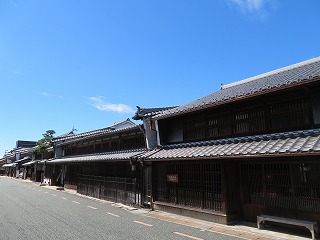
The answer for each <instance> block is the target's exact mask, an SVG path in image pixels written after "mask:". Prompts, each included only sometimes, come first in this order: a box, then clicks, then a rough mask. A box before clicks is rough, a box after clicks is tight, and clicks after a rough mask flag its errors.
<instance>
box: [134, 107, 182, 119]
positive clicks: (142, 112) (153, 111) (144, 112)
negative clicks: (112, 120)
mask: <svg viewBox="0 0 320 240" xmlns="http://www.w3.org/2000/svg"><path fill="white" fill-rule="evenodd" d="M175 107H177V106H173V107H159V108H140V107H139V106H137V111H136V114H135V115H134V116H133V117H132V119H134V120H140V119H142V118H144V117H152V116H154V115H157V114H160V113H162V112H164V111H165V110H168V109H172V108H175Z"/></svg>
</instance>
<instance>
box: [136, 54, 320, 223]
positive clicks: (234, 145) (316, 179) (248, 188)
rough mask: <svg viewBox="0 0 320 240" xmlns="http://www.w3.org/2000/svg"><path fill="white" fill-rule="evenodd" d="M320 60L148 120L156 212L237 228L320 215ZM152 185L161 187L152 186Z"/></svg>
mask: <svg viewBox="0 0 320 240" xmlns="http://www.w3.org/2000/svg"><path fill="white" fill-rule="evenodd" d="M319 93H320V58H315V59H311V60H309V61H305V62H301V63H298V64H295V65H292V66H288V67H285V68H281V69H278V70H275V71H272V72H268V73H265V74H262V75H258V76H255V77H252V78H249V79H245V80H242V81H239V82H235V83H232V84H228V85H224V86H222V88H221V89H220V90H219V91H217V92H214V93H213V94H210V95H208V96H206V97H203V98H200V99H198V100H195V101H193V102H190V103H187V104H184V105H181V106H179V107H175V108H171V109H168V110H165V111H162V112H160V113H158V114H157V115H155V116H151V117H150V116H148V114H147V113H146V114H143V110H144V109H138V111H137V114H136V115H139V113H140V115H139V116H140V118H141V119H143V120H144V124H145V125H146V126H148V127H149V130H150V131H149V132H150V133H149V134H148V135H147V137H149V141H151V142H153V143H154V145H156V148H155V149H154V150H151V151H148V152H147V153H145V154H142V155H139V156H138V161H140V162H141V164H143V165H144V166H149V168H150V169H152V170H151V171H152V189H150V190H151V193H152V194H151V195H152V204H153V207H154V208H155V209H160V210H164V211H169V212H174V213H179V214H183V215H188V216H193V217H197V218H202V219H206V220H210V221H214V222H219V223H224V224H228V223H231V222H233V221H237V220H248V221H256V218H257V215H260V214H270V215H274V216H280V217H288V218H295V219H305V220H313V221H318V222H319V221H320V184H319V183H320V174H319V172H320V129H319V128H320V95H319ZM150 188H151V187H150Z"/></svg>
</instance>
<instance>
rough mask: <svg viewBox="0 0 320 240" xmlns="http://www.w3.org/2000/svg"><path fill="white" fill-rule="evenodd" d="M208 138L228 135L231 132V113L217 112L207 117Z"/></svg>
mask: <svg viewBox="0 0 320 240" xmlns="http://www.w3.org/2000/svg"><path fill="white" fill-rule="evenodd" d="M207 121H208V138H212V137H218V136H228V135H231V133H232V126H231V114H230V113H226V112H225V113H219V114H216V115H212V116H210V117H208V120H207Z"/></svg>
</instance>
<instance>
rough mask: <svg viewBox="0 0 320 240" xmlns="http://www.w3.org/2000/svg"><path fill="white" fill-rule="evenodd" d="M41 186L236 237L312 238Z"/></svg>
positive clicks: (266, 239)
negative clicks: (188, 215)
mask: <svg viewBox="0 0 320 240" xmlns="http://www.w3.org/2000/svg"><path fill="white" fill-rule="evenodd" d="M19 180H22V179H19ZM22 181H25V182H30V183H33V184H36V185H39V184H38V183H35V182H32V181H30V180H22ZM41 187H44V188H49V189H51V190H56V191H64V192H66V193H69V194H74V195H78V196H80V197H84V198H88V199H91V200H93V201H98V202H101V203H104V204H109V205H111V206H114V207H118V208H122V209H125V210H127V211H130V212H132V213H134V214H140V215H143V216H145V217H150V218H156V219H160V220H163V221H168V222H172V223H176V224H181V225H186V226H189V227H194V228H197V229H199V230H200V231H213V232H218V233H222V234H224V235H230V236H235V237H240V238H243V239H250V240H253V239H259V240H270V239H272V240H276V239H277V240H278V239H280V240H284V239H287V240H306V239H311V234H310V231H309V230H307V229H305V230H304V229H303V230H299V229H292V228H280V227H275V226H266V227H265V229H258V228H257V224H256V223H252V222H244V221H241V222H237V223H235V224H233V225H223V224H218V223H213V222H209V221H203V220H199V219H195V218H190V217H185V216H181V215H177V214H172V213H167V212H161V211H151V210H149V209H138V208H134V207H131V206H127V205H124V204H120V203H114V202H110V201H106V200H102V199H97V198H93V197H89V196H85V195H81V194H79V193H77V191H76V190H72V189H64V190H58V189H57V188H58V187H57V186H48V185H45V186H41Z"/></svg>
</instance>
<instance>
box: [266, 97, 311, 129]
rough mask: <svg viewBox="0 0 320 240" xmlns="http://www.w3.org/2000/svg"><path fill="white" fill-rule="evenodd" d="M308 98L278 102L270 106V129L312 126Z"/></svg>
mask: <svg viewBox="0 0 320 240" xmlns="http://www.w3.org/2000/svg"><path fill="white" fill-rule="evenodd" d="M308 107H309V104H308V100H307V99H306V98H298V99H292V100H288V101H282V102H276V103H273V104H270V105H269V117H270V126H269V127H270V129H288V128H292V127H303V126H308V125H309V124H310V118H309V109H308Z"/></svg>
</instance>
